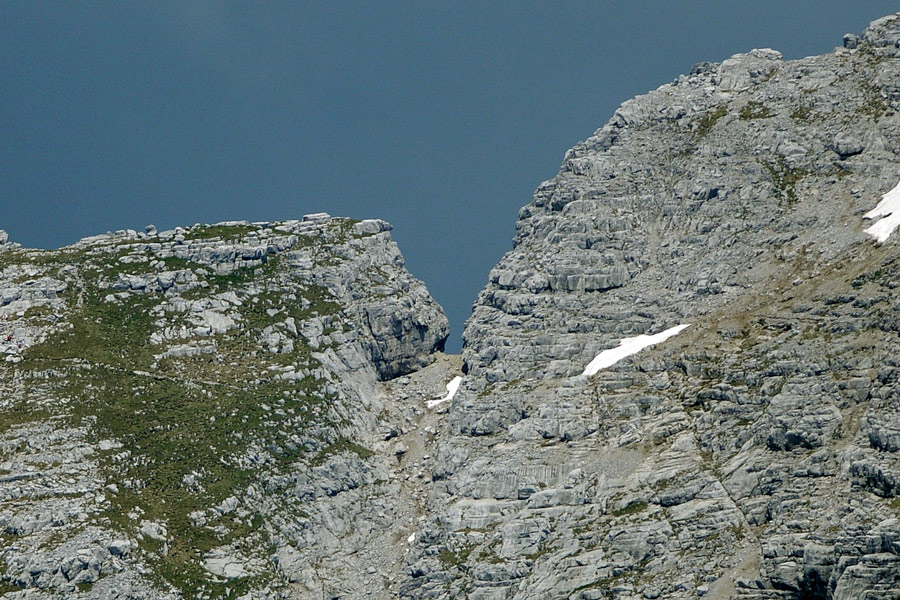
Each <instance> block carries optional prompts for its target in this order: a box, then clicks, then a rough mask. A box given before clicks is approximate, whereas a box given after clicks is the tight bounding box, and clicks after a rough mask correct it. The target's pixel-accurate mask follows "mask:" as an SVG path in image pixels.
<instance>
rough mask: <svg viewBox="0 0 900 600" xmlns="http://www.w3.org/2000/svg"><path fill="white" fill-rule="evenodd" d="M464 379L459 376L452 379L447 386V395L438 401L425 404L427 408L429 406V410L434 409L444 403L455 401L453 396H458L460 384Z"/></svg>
mask: <svg viewBox="0 0 900 600" xmlns="http://www.w3.org/2000/svg"><path fill="white" fill-rule="evenodd" d="M462 379H463V378H462V377H461V376H459V375H457V376H456V377H454V378H453V379H451V380H450V383H448V384H447V395H446V396H444V397H443V398H439V399H437V400H429V401H428V402H426V403H425V406H427V407H428V408H434V407H435V406H437V405H438V404H443V403H444V402H447V401H449V400H453V396H455V395H456V390H458V389H459V384H460V383H462Z"/></svg>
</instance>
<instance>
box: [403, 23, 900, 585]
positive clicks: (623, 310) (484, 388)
mask: <svg viewBox="0 0 900 600" xmlns="http://www.w3.org/2000/svg"><path fill="white" fill-rule="evenodd" d="M898 39H900V17H897V16H890V17H886V18H884V19H881V20H879V21H876V22H875V23H873V24H872V25H871V27H870V28H869V29H867V30H866V32H865V33H863V34H862V36H859V37H856V36H852V39H848V41H847V44H846V45H847V47H846V48H839V49H838V50H836V51H835V52H834V53H832V54H828V55H824V56H814V57H808V58H804V59H801V60H796V61H784V60H782V57H781V55H780V54H779V53H778V52H776V51H773V50H753V51H751V52H748V53H746V54H739V55H736V56H733V57H731V58H729V59H727V60H725V61H723V62H722V63H720V64H709V63H707V64H701V65H697V66H696V67H695V68H694V69H693V71H692V73H691V74H689V75H684V76H682V77H679V78H678V79H677V80H675V81H674V82H672V83H671V84H668V85H664V86H662V87H661V88H659V89H657V90H655V91H652V92H650V93H649V94H647V95H645V96H641V97H638V98H635V99H633V100H630V101H628V102H626V103H625V104H623V105H622V106H621V107H620V108H619V110H617V111H616V113H615V114H614V115H613V118H612V119H611V120H610V121H609V123H607V124H606V125H605V126H604V127H602V128H601V129H599V130H598V131H597V132H596V133H595V134H594V135H593V136H592V137H590V138H588V139H587V140H586V141H585V142H583V143H581V144H578V145H577V146H576V147H574V148H573V149H571V150H570V151H569V152H568V153H567V154H566V156H565V159H564V161H563V164H562V167H561V170H560V173H559V174H558V175H557V176H556V177H555V178H554V179H552V180H550V181H547V182H544V183H542V184H541V185H540V186H539V188H538V189H537V191H536V193H535V196H534V200H533V201H532V203H531V204H529V205H527V206H525V207H524V208H522V210H521V211H520V213H519V219H518V222H517V223H516V234H515V239H514V249H513V250H512V251H510V252H509V253H508V254H507V255H506V256H504V257H503V259H502V260H501V261H500V263H499V264H498V265H497V266H496V267H495V268H494V269H493V270H492V271H491V273H490V276H489V281H488V284H487V285H486V287H485V288H484V289H483V290H482V292H481V294H480V295H479V297H478V300H477V301H476V303H475V307H474V310H473V314H472V317H471V319H470V320H469V321H468V323H467V327H466V331H465V334H464V339H465V346H464V350H463V358H464V360H465V365H466V369H467V376H466V378H465V379H464V381H463V385H462V387H461V388H460V391H459V393H458V395H457V396H456V398H455V399H454V401H453V403H452V405H451V406H450V410H449V413H448V415H447V419H446V422H445V426H444V429H443V431H442V434H441V438H440V439H439V443H440V446H439V451H438V457H437V460H436V461H435V463H436V464H435V466H434V468H433V469H432V478H433V479H434V486H433V498H434V500H433V501H434V507H435V508H434V509H433V511H434V514H432V515H429V516H428V518H427V519H426V520H425V522H424V523H423V525H422V526H421V528H420V529H419V532H420V534H419V535H418V536H417V538H416V539H417V541H416V543H415V545H414V548H413V551H412V552H411V553H410V556H409V559H408V571H407V573H408V579H407V580H406V581H405V587H404V592H405V594H406V596H408V597H410V598H453V597H468V598H491V599H499V598H504V599H508V598H515V599H526V598H529V599H530V598H535V599H536V598H570V599H592V598H619V599H635V600H637V599H639V598H694V597H697V596H704V595H705V596H708V597H711V598H741V599H754V600H762V599H766V600H770V599H775V598H778V599H785V598H789V599H796V600H800V599H841V600H849V599H851V598H892V597H896V594H897V589H898V583H897V582H898V577H900V547H898V546H896V545H894V541H893V540H894V538H895V536H896V535H897V534H898V530H897V518H898V517H900V512H898V511H900V500H898V497H900V463H898V460H897V459H898V455H897V448H898V443H897V406H898V405H900V404H898V403H900V395H898V393H900V387H898V382H897V373H896V371H897V368H898V364H897V348H898V344H900V337H898V334H900V328H898V324H900V321H898V319H897V314H898V313H897V311H898V310H900V305H898V303H897V297H896V286H897V285H898V283H897V282H898V281H900V279H898V276H900V270H898V269H900V267H898V265H900V250H898V248H900V246H898V245H897V244H898V242H897V236H898V235H900V234H896V233H895V234H894V235H892V236H891V237H889V239H888V240H887V241H886V242H885V243H883V244H879V243H877V241H876V240H875V239H874V238H873V237H872V236H870V235H867V234H866V233H864V230H865V229H866V228H867V227H869V226H871V225H872V221H870V220H867V219H864V218H863V215H864V214H865V213H866V212H868V211H870V210H872V209H873V208H874V207H875V206H876V205H877V204H878V203H879V201H880V200H881V198H882V195H884V194H885V193H886V192H888V191H889V190H891V189H892V188H893V187H894V186H895V185H896V184H897V181H898V179H900V157H898V153H900V145H898V139H900V138H898V137H897V132H898V131H900V113H898V110H900V94H898V90H900V50H898V49H897V43H896V42H897V40H898ZM679 324H689V325H690V327H689V328H688V329H686V330H684V331H683V332H681V333H679V334H678V335H676V336H674V337H672V338H670V339H668V340H666V341H665V342H663V343H660V344H658V345H655V346H653V347H652V348H647V349H644V350H641V351H640V352H638V353H637V354H635V355H633V356H631V357H629V358H626V359H624V360H622V361H620V362H618V363H616V364H614V365H613V366H611V367H609V368H608V369H605V370H601V371H600V372H599V373H597V374H596V375H594V376H592V377H585V376H582V375H581V373H582V372H583V371H584V369H585V366H586V365H588V363H589V362H590V361H591V360H592V359H593V358H594V357H595V356H597V355H598V354H599V353H600V352H601V351H603V350H607V349H610V348H614V347H617V345H618V344H619V342H620V340H623V339H625V338H630V337H633V336H637V335H641V334H657V333H660V332H663V331H666V330H667V329H669V328H671V327H674V326H676V325H679Z"/></svg>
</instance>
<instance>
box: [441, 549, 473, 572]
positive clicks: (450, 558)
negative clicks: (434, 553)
mask: <svg viewBox="0 0 900 600" xmlns="http://www.w3.org/2000/svg"><path fill="white" fill-rule="evenodd" d="M474 549H475V547H474V546H466V547H464V548H462V549H460V550H458V551H455V552H454V551H453V550H450V549H447V548H445V549H443V550H441V552H440V554H438V558H440V560H441V563H443V564H444V566H445V567H462V566H463V565H465V563H466V560H468V558H469V555H470V554H472V550H474Z"/></svg>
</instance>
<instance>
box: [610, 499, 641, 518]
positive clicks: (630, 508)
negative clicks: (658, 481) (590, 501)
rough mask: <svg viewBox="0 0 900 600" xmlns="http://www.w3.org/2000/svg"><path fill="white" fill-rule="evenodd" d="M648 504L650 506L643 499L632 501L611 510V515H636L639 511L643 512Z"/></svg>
mask: <svg viewBox="0 0 900 600" xmlns="http://www.w3.org/2000/svg"><path fill="white" fill-rule="evenodd" d="M648 506H650V505H649V504H647V503H646V502H643V501H640V502H632V503H631V504H628V505H627V506H624V507H622V508H620V509H617V510H614V511H612V516H614V517H624V516H627V515H636V514H638V513H640V512H644V511H645V510H647V507H648Z"/></svg>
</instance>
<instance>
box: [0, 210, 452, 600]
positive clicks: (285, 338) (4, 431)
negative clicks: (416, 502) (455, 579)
mask: <svg viewBox="0 0 900 600" xmlns="http://www.w3.org/2000/svg"><path fill="white" fill-rule="evenodd" d="M389 231H390V225H388V224H387V223H385V222H383V221H377V220H369V221H359V222H357V221H351V220H349V219H332V218H330V217H329V216H328V215H321V214H320V215H314V216H313V217H312V218H306V219H304V220H303V221H285V222H278V223H256V224H250V223H246V222H229V223H220V224H217V225H211V226H205V225H196V226H194V227H191V228H187V229H183V228H178V229H175V230H172V231H163V232H157V231H156V229H155V228H152V227H150V228H148V229H147V231H146V232H144V233H137V232H135V231H121V232H116V233H112V234H107V235H102V236H95V237H93V238H88V239H85V240H82V241H81V242H79V243H77V244H75V245H73V246H70V247H67V248H63V249H60V250H57V251H33V250H24V249H22V248H20V247H19V246H18V245H15V244H11V243H9V242H8V238H7V236H6V234H5V233H4V234H3V235H2V236H0V273H2V278H0V358H2V361H0V536H2V540H3V542H2V544H0V594H2V595H4V597H6V594H10V597H28V598H104V599H113V598H129V599H132V598H147V599H150V598H238V597H240V598H244V599H250V598H305V597H310V594H312V593H313V590H315V591H316V592H315V593H319V592H321V591H322V590H323V589H329V590H342V593H350V594H353V595H355V596H357V597H363V596H367V595H371V596H372V597H381V595H382V594H384V593H385V589H386V588H387V587H388V586H389V585H391V582H390V581H389V580H387V579H383V578H382V576H381V575H380V574H376V575H373V576H368V577H363V578H358V579H354V580H352V581H340V579H341V578H342V577H343V574H345V573H347V572H352V571H358V570H364V569H365V568H367V567H368V566H370V565H373V564H379V561H380V562H381V563H385V564H389V565H395V564H399V563H400V556H399V554H398V553H399V550H398V549H397V548H395V546H394V544H393V543H392V541H391V540H390V538H388V539H387V541H385V540H383V539H382V537H381V533H382V531H383V529H384V527H385V526H386V524H389V523H391V522H392V519H394V518H395V516H396V515H397V514H401V515H405V514H407V513H408V511H409V509H408V504H409V501H410V498H409V495H408V493H407V490H406V488H403V487H402V486H401V484H400V483H398V478H399V477H398V475H397V474H396V473H393V472H392V469H393V468H395V467H396V462H397V461H396V458H395V457H394V455H389V456H388V455H387V454H384V453H376V451H375V450H373V449H372V448H376V449H381V446H382V445H384V444H386V443H387V442H385V441H384V440H385V439H386V438H390V437H392V436H393V437H396V436H398V435H401V432H404V431H406V430H407V429H409V425H408V423H409V422H412V421H413V419H414V417H415V416H416V415H415V413H414V412H413V413H409V412H408V410H407V409H409V410H412V409H413V407H411V406H410V407H407V406H405V405H395V404H394V403H393V401H392V398H391V397H390V396H389V395H388V394H387V393H386V389H388V388H387V386H388V384H386V383H382V382H383V381H384V380H388V379H391V378H395V377H397V376H400V375H404V374H407V373H410V372H412V371H416V370H419V369H422V368H423V367H426V366H427V365H429V364H431V363H433V362H434V361H435V359H436V357H439V356H441V354H440V352H439V350H441V349H442V348H443V344H444V340H445V339H446V337H447V333H448V325H447V320H446V318H445V316H444V313H443V310H442V309H441V308H440V306H438V305H437V304H436V303H435V302H434V300H433V299H432V298H431V297H430V295H429V294H428V292H427V290H426V289H425V287H424V286H423V285H422V284H421V282H419V281H417V280H415V279H414V278H413V277H412V276H411V275H410V274H409V273H408V272H407V271H406V269H405V268H404V263H403V258H402V256H401V255H400V252H399V250H398V249H397V246H396V245H395V244H394V242H393V241H392V240H391V237H390V233H389ZM442 360H444V362H446V359H442ZM439 362H440V361H439ZM441 364H443V363H441ZM440 372H441V373H442V372H443V370H440ZM386 432H387V433H386ZM395 442H396V440H395ZM388 458H389V459H390V460H388ZM404 527H408V525H406V524H404ZM390 570H391V569H390V567H389V566H386V567H385V568H384V569H379V573H380V572H382V571H383V572H384V573H389V572H390ZM17 594H18V595H17Z"/></svg>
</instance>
